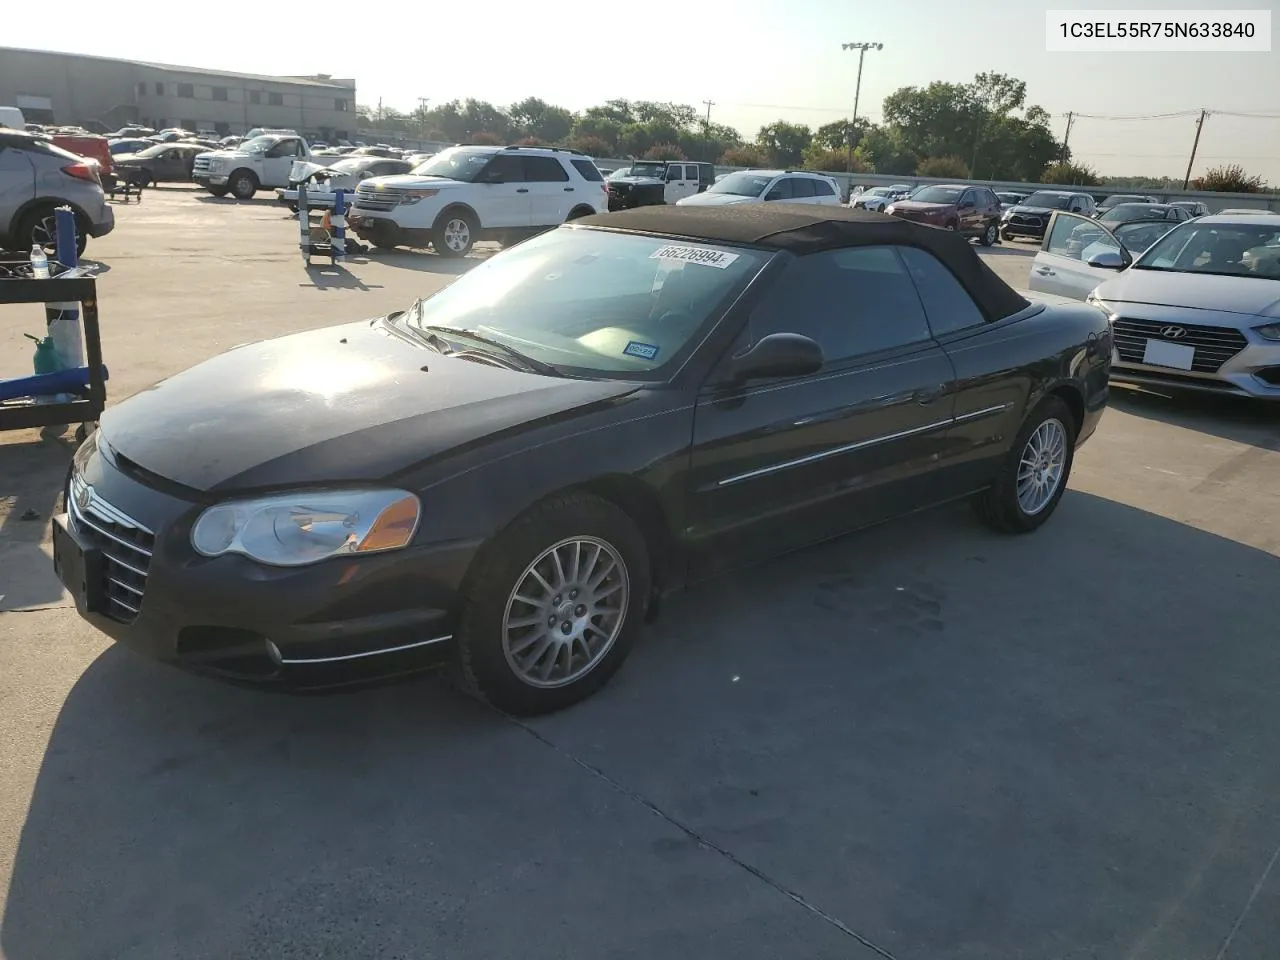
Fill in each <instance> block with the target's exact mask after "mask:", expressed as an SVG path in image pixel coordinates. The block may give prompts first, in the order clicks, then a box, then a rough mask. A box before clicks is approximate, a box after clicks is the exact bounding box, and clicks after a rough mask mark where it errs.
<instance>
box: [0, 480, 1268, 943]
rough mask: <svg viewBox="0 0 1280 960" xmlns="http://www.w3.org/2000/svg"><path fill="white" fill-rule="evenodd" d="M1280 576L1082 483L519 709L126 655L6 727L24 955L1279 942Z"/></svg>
mask: <svg viewBox="0 0 1280 960" xmlns="http://www.w3.org/2000/svg"><path fill="white" fill-rule="evenodd" d="M1171 558H1176V560H1174V562H1171ZM1276 569H1277V568H1276V560H1275V558H1274V557H1272V556H1270V555H1268V554H1265V553H1262V552H1261V551H1258V550H1254V549H1252V548H1249V547H1246V546H1242V545H1240V544H1238V543H1235V542H1232V541H1229V540H1225V539H1222V538H1220V537H1217V536H1214V535H1211V534H1207V533H1204V532H1201V531H1199V530H1196V529H1194V528H1192V527H1189V526H1185V525H1182V524H1179V523H1176V522H1173V521H1170V520H1167V519H1165V518H1163V517H1160V516H1156V515H1153V514H1149V513H1146V512H1143V511H1140V510H1137V509H1134V508H1132V507H1128V506H1125V505H1122V504H1118V503H1115V502H1113V501H1109V500H1104V499H1100V498H1097V497H1093V496H1090V495H1087V494H1082V493H1078V492H1071V493H1069V494H1068V495H1067V496H1066V497H1065V498H1064V500H1063V502H1062V504H1061V507H1060V511H1059V513H1058V515H1057V516H1055V517H1054V518H1053V520H1052V521H1051V522H1050V523H1049V525H1048V526H1047V527H1045V528H1044V529H1043V530H1041V531H1040V532H1039V533H1037V534H1036V535H1034V536H1030V537H1002V536H998V535H995V534H991V533H988V532H986V530H985V528H981V527H979V526H978V525H977V523H976V521H974V520H973V519H971V518H970V516H969V513H968V511H967V510H966V509H964V508H963V507H950V508H944V509H941V510H935V511H929V512H927V513H923V514H920V515H917V516H914V517H911V518H908V519H906V520H903V521H899V522H895V523H892V524H886V525H883V526H881V527H878V528H875V529H873V530H869V531H865V532H863V533H861V534H858V535H855V536H852V537H848V538H844V539H841V540H838V541H833V542H831V543H828V544H825V545H823V546H820V547H817V548H814V549H810V550H806V551H803V552H799V553H796V554H793V555H791V556H789V557H786V558H784V559H782V560H778V561H773V562H770V563H767V564H764V565H761V566H757V567H754V568H751V569H749V570H745V571H741V572H738V573H736V574H733V575H731V576H727V577H724V578H721V579H719V580H717V581H713V582H711V583H709V584H706V585H703V586H700V587H697V588H695V589H693V590H691V591H689V592H688V593H686V594H683V595H680V596H678V597H675V598H673V599H671V600H670V601H669V602H668V603H667V604H666V607H665V609H664V611H663V613H662V615H661V617H660V618H659V619H658V621H657V623H656V624H655V625H654V626H652V627H651V628H650V629H649V630H648V632H647V635H646V636H645V637H644V639H643V641H642V642H641V643H640V644H639V645H638V647H637V649H636V650H635V652H634V653H633V655H632V657H631V660H630V662H629V663H628V665H627V667H626V668H625V669H624V670H623V671H622V672H621V673H620V674H619V675H618V676H617V677H616V678H615V679H614V681H613V682H612V684H611V685H610V686H608V687H607V688H605V689H604V690H603V691H601V692H600V694H599V695H597V696H596V697H595V698H593V699H592V700H590V701H587V702H585V703H583V704H580V705H579V706H578V707H576V708H573V709H571V710H568V711H565V712H562V713H560V714H555V715H552V716H548V717H543V718H540V719H537V720H533V721H524V722H520V723H516V722H514V721H509V720H506V719H504V718H502V717H500V716H498V715H497V714H495V713H494V712H492V711H490V710H489V709H487V708H485V707H482V706H481V705H479V704H477V703H476V702H474V701H472V700H470V699H469V698H466V697H463V696H461V695H460V694H458V693H457V692H455V691H454V690H453V689H452V688H451V687H449V686H447V685H445V684H444V683H442V682H440V681H438V680H426V681H420V682H414V683H410V684H406V685H399V686H395V687H389V688H383V689H379V690H371V691H365V692H362V693H355V694H349V695H345V696H331V697H323V698H321V697H316V698H306V697H292V698H291V697H282V696H273V695H266V694H259V693H256V692H253V691H245V690H240V689H235V688H231V687H228V686H223V685H220V684H217V683H214V682H211V681H205V680H200V679H196V678H192V677H188V676H185V675H183V674H180V673H178V672H176V671H174V670H171V669H169V668H167V667H163V666H160V665H157V664H153V663H151V662H149V661H147V660H144V659H142V658H141V657H138V656H135V655H134V654H132V653H130V652H128V651H125V650H122V649H120V648H117V647H112V648H109V649H108V650H107V651H106V652H104V653H103V654H101V655H100V656H99V657H98V658H97V659H96V660H95V661H94V662H93V663H92V664H91V666H90V667H89V668H88V669H87V670H86V671H85V672H84V673H83V674H82V675H81V676H80V678H79V679H78V681H77V682H76V683H75V684H74V687H73V688H72V689H71V690H70V692H69V694H68V695H67V696H66V699H65V701H64V702H63V703H62V704H61V709H60V712H58V714H57V717H56V721H54V720H53V719H52V718H51V717H50V718H46V719H42V718H41V717H40V716H38V715H27V714H26V713H21V714H18V715H14V716H11V717H9V718H7V722H9V723H10V725H11V729H10V731H9V742H10V743H11V744H14V743H17V742H18V741H19V739H21V738H30V739H31V740H32V741H34V742H35V743H36V744H37V745H38V746H37V747H36V749H37V750H39V749H40V748H41V747H43V758H42V762H41V764H40V769H39V773H38V775H37V776H36V778H35V782H34V784H33V789H32V791H31V795H30V802H29V805H28V804H25V802H24V803H22V804H19V805H18V809H20V810H24V811H25V823H24V824H23V826H22V832H21V838H20V842H19V844H18V848H17V853H16V858H15V861H14V865H13V873H12V878H11V883H10V888H9V896H8V904H7V911H6V913H5V916H4V920H3V927H2V928H0V952H3V955H4V956H5V957H7V958H8V960H43V958H45V957H51V956H76V957H88V956H94V957H104V958H105V957H122V956H128V957H129V958H130V960H151V958H156V960H159V958H165V960H168V958H172V957H178V956H184V957H245V958H250V957H269V956H285V955H295V956H308V957H311V956H322V955H323V956H334V957H343V958H344V960H357V958H366V957H367V958H375V957H389V956H402V955H403V956H414V957H425V956H435V955H437V954H439V955H449V954H450V952H451V951H452V953H453V955H458V954H457V950H458V949H459V947H458V945H459V944H465V945H466V946H465V949H463V953H465V955H467V956H475V957H510V956H527V957H552V956H557V957H558V956H571V957H577V956H581V957H603V956H608V957H611V958H637V960H638V958H642V957H644V958H652V957H654V956H671V957H686V956H697V957H699V958H701V960H720V958H726V960H727V958H730V957H732V958H734V960H755V958H761V960H763V958H766V957H768V958H776V957H779V956H788V957H818V956H843V957H853V958H855V960H857V958H867V960H873V954H872V952H871V951H870V950H868V949H867V948H866V947H865V946H864V945H863V944H860V943H859V942H857V940H855V937H856V938H859V939H861V940H862V941H864V943H871V944H874V945H875V949H876V950H878V951H881V952H882V953H881V955H882V956H889V955H892V956H897V957H929V958H931V960H948V958H950V960H961V958H966V960H968V958H974V957H982V958H983V960H1013V958H1015V957H1027V956H1037V957H1041V956H1043V957H1048V956H1066V955H1068V954H1070V955H1071V956H1081V957H1084V956H1125V957H1133V958H1142V960H1152V958H1159V957H1173V956H1178V957H1182V956H1214V955H1217V956H1220V957H1225V958H1226V960H1244V958H1253V957H1263V956H1276V955H1278V954H1280V911H1276V910H1273V909H1269V907H1270V906H1274V905H1275V902H1276V896H1277V890H1276V884H1277V882H1278V881H1280V877H1271V878H1270V880H1267V874H1266V872H1265V871H1266V869H1267V864H1268V861H1269V859H1270V858H1272V857H1273V854H1274V853H1275V851H1276V850H1277V847H1278V844H1280V810H1277V808H1276V806H1275V803H1274V798H1275V796H1276V795H1277V792H1278V791H1280V768H1277V766H1276V764H1275V762H1274V758H1275V756H1276V755H1277V753H1278V752H1280V722H1278V721H1277V712H1276V708H1275V701H1276V697H1275V691H1276V690H1277V689H1280V646H1278V645H1276V644H1274V643H1271V642H1269V640H1268V639H1267V638H1269V637H1271V636H1272V635H1273V634H1274V624H1275V605H1274V583H1275V575H1276ZM24 616H26V615H24ZM29 616H31V617H32V623H33V626H32V628H31V629H33V630H34V629H36V627H35V626H34V624H35V623H36V622H37V618H38V617H48V618H56V617H60V616H67V614H66V613H65V612H64V611H54V612H51V613H44V614H39V615H29ZM38 641H39V637H37V636H35V635H33V636H32V638H31V642H32V643H33V644H36V643H38ZM15 642H16V641H15ZM38 655H39V654H38V647H37V652H36V653H33V654H32V657H33V658H35V657H37V656H38ZM31 669H32V670H39V669H40V666H39V664H38V663H32V664H31ZM50 709H54V708H50ZM50 726H51V727H52V729H51V730H50V729H49V727H50ZM46 738H47V746H44V744H45V743H46ZM10 749H13V747H10ZM23 793H24V797H23V800H24V801H25V788H24V790H23ZM20 815H21V814H19V816H20ZM1251 891H1252V894H1251ZM1255 901H1256V904H1257V905H1256V906H1254V907H1253V909H1252V910H1250V906H1251V905H1253V904H1255ZM548 918H555V919H554V920H553V921H552V922H547V920H548ZM1233 924H1234V925H1235V930H1236V933H1235V944H1236V946H1235V947H1233V948H1232V949H1230V950H1225V951H1222V952H1219V951H1220V948H1222V947H1223V946H1224V944H1225V942H1226V940H1227V938H1228V936H1229V934H1231V931H1232V930H1233ZM695 944H696V947H695V946H694V945H695Z"/></svg>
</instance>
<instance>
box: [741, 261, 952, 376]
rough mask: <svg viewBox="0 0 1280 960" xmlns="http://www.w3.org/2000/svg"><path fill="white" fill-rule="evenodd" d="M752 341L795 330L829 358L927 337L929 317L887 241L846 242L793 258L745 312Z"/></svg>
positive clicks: (834, 359)
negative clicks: (883, 243)
mask: <svg viewBox="0 0 1280 960" xmlns="http://www.w3.org/2000/svg"><path fill="white" fill-rule="evenodd" d="M749 327H750V337H751V342H753V343H754V342H755V341H757V340H759V339H760V338H761V337H763V336H766V335H768V334H770V333H799V334H803V335H804V336H806V337H811V338H813V339H814V340H816V341H817V343H818V345H819V346H821V347H822V354H823V357H824V358H825V360H826V362H827V363H828V364H831V363H839V362H841V361H843V360H848V359H851V358H854V357H860V356H866V355H869V354H874V353H878V352H880V351H882V350H891V349H893V348H895V347H903V346H907V345H909V344H913V343H919V342H922V341H927V340H928V339H929V338H930V334H929V323H928V321H927V320H926V318H925V314H924V308H923V307H922V306H921V304H920V298H919V297H918V296H917V295H916V290H915V285H914V284H913V283H912V281H911V278H910V277H909V276H908V275H907V272H906V269H905V267H904V266H903V263H902V260H901V259H900V258H899V257H898V255H897V254H896V253H895V252H894V249H893V248H892V247H851V248H847V249H844V250H829V251H827V252H825V253H813V254H809V255H807V256H803V257H799V258H797V259H796V260H795V261H793V262H792V263H791V264H790V265H788V266H787V268H786V270H785V271H784V272H783V274H782V276H780V277H779V278H778V280H777V282H776V283H774V285H773V286H772V287H771V288H770V289H769V291H768V292H767V293H766V294H765V296H764V298H763V299H762V300H761V302H760V303H759V304H758V305H757V306H756V308H755V310H753V311H752V313H751V319H750V322H749Z"/></svg>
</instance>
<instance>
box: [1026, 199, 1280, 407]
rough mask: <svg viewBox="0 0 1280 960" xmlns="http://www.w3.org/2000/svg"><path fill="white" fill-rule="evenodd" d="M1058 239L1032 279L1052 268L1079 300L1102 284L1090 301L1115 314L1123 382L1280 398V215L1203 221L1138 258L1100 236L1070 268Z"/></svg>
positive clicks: (1117, 371)
mask: <svg viewBox="0 0 1280 960" xmlns="http://www.w3.org/2000/svg"><path fill="white" fill-rule="evenodd" d="M1094 223H1095V225H1096V224H1097V221H1095V222H1094ZM1058 226H1059V229H1061V228H1063V227H1065V226H1067V224H1065V223H1063V224H1059V225H1058ZM1051 232H1052V228H1051ZM1052 243H1053V241H1052V237H1046V242H1045V247H1044V249H1043V250H1042V251H1041V253H1040V254H1039V255H1037V257H1036V263H1035V264H1034V265H1033V267H1032V284H1031V285H1032V287H1033V289H1034V288H1035V287H1036V286H1038V285H1039V284H1038V283H1037V280H1038V281H1040V283H1043V282H1044V281H1045V279H1046V275H1045V274H1039V273H1038V272H1037V271H1038V270H1046V269H1047V270H1049V271H1050V274H1051V276H1052V277H1053V278H1059V277H1073V278H1074V279H1075V280H1076V281H1077V282H1076V283H1075V284H1074V286H1075V290H1074V291H1072V292H1075V293H1076V295H1077V296H1079V295H1080V291H1081V290H1082V289H1084V287H1085V286H1086V285H1087V284H1089V283H1091V282H1095V281H1101V282H1099V283H1098V285H1097V287H1096V289H1093V290H1092V292H1091V293H1089V294H1088V300H1089V301H1090V302H1091V303H1095V304H1097V305H1098V306H1100V307H1102V308H1103V309H1104V310H1106V311H1107V312H1108V313H1109V314H1110V316H1111V328H1112V332H1113V335H1114V343H1115V353H1114V355H1113V358H1112V376H1113V377H1115V378H1116V379H1117V380H1127V381H1130V382H1135V383H1144V384H1153V385H1154V384H1159V385H1163V386H1176V387H1181V388H1183V389H1191V390H1201V391H1206V392H1211V393H1227V394H1236V395H1238V396H1246V397H1258V398H1265V399H1272V400H1280V215H1276V214H1272V215H1260V216H1247V217H1246V216H1224V215H1221V214H1220V215H1217V216H1208V217H1201V218H1199V219H1197V220H1191V221H1188V222H1186V223H1183V224H1180V225H1179V226H1177V227H1175V228H1174V229H1173V230H1171V231H1169V232H1168V233H1166V234H1165V235H1164V236H1163V237H1161V238H1160V239H1159V240H1157V241H1156V242H1155V243H1153V244H1152V245H1151V246H1150V247H1149V248H1147V249H1146V251H1145V252H1143V253H1141V254H1140V255H1138V256H1136V257H1135V256H1134V255H1133V254H1132V253H1130V252H1129V250H1127V249H1126V248H1125V247H1124V244H1123V242H1122V240H1121V239H1115V238H1114V237H1113V238H1112V239H1111V240H1110V241H1108V240H1107V239H1106V237H1102V238H1098V239H1095V240H1094V242H1092V243H1090V244H1089V245H1088V246H1087V247H1084V248H1083V249H1081V250H1080V251H1078V253H1077V254H1076V255H1077V257H1078V260H1077V262H1075V263H1072V264H1069V265H1066V266H1064V269H1063V270H1062V271H1061V272H1059V270H1058V267H1059V264H1058V263H1056V262H1055V261H1058V260H1066V259H1067V258H1066V251H1065V250H1063V251H1062V253H1051V252H1050V247H1051V246H1052ZM1054 292H1060V293H1065V292H1067V291H1066V290H1064V289H1061V287H1059V288H1058V289H1056V290H1055V291H1054Z"/></svg>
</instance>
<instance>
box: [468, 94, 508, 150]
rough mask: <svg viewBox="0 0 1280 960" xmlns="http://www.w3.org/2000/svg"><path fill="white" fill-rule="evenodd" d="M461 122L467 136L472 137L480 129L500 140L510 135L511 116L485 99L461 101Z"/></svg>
mask: <svg viewBox="0 0 1280 960" xmlns="http://www.w3.org/2000/svg"><path fill="white" fill-rule="evenodd" d="M462 124H463V126H464V128H465V130H466V136H469V137H474V136H475V135H476V134H477V133H478V132H480V131H482V130H483V131H485V132H486V133H491V134H493V135H494V136H496V137H498V138H499V139H501V140H505V139H507V138H508V137H510V135H511V118H510V117H508V116H507V115H506V114H505V113H503V112H502V111H501V110H499V109H498V108H497V107H495V106H494V105H493V104H492V103H489V102H488V101H487V100H474V99H470V98H468V99H467V100H465V101H463V104H462Z"/></svg>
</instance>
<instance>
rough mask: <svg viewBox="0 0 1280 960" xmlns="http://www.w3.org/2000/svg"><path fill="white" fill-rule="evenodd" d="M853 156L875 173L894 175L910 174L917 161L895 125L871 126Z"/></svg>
mask: <svg viewBox="0 0 1280 960" xmlns="http://www.w3.org/2000/svg"><path fill="white" fill-rule="evenodd" d="M853 158H854V161H855V162H860V163H863V164H865V165H867V166H868V167H870V168H871V169H872V170H874V171H875V172H876V173H883V174H889V175H896V176H911V175H912V174H914V173H915V170H916V164H917V163H918V162H919V161H918V159H917V157H916V155H915V154H914V153H912V152H911V151H910V150H908V149H907V146H906V144H905V143H903V140H902V133H901V132H900V131H899V130H898V128H896V127H872V128H871V129H870V130H868V131H867V132H866V134H865V135H864V136H863V137H862V141H861V142H860V143H859V144H858V149H857V150H855V151H854V152H853Z"/></svg>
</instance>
